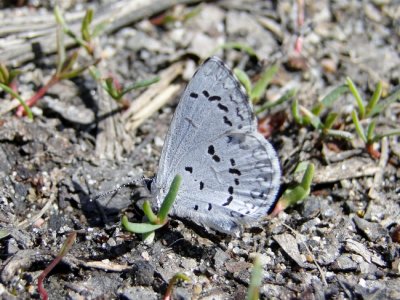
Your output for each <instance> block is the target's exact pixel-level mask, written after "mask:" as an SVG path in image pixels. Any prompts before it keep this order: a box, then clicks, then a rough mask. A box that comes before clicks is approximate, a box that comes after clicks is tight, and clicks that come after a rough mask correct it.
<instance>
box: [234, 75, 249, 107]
mask: <svg viewBox="0 0 400 300" xmlns="http://www.w3.org/2000/svg"><path fill="white" fill-rule="evenodd" d="M233 73H235V75H236V77H237V78H238V79H239V81H240V83H241V84H243V86H244V88H245V89H246V92H247V94H248V95H250V93H251V88H252V87H251V81H250V78H249V76H247V74H246V73H245V72H244V71H242V70H240V69H238V68H235V69H234V70H233ZM250 101H252V100H251V99H250Z"/></svg>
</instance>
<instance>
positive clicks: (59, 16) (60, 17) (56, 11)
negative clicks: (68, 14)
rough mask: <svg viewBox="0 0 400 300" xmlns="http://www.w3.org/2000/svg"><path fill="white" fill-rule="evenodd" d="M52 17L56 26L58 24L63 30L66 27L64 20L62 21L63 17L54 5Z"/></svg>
mask: <svg viewBox="0 0 400 300" xmlns="http://www.w3.org/2000/svg"><path fill="white" fill-rule="evenodd" d="M54 17H55V18H56V22H57V23H58V24H60V25H61V26H62V27H63V28H65V27H67V25H66V23H65V19H64V17H63V15H62V13H61V11H60V8H59V7H58V5H56V6H55V7H54Z"/></svg>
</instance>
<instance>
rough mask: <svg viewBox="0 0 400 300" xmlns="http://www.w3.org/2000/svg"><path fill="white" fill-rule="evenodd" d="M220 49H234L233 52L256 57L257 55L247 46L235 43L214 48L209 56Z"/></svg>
mask: <svg viewBox="0 0 400 300" xmlns="http://www.w3.org/2000/svg"><path fill="white" fill-rule="evenodd" d="M221 49H235V50H239V51H243V52H246V53H247V54H248V55H250V56H253V57H257V54H256V52H255V51H254V49H253V48H251V47H250V46H248V45H246V44H243V43H237V42H228V43H224V44H222V45H220V46H218V47H216V48H215V49H213V51H211V54H214V53H215V52H217V51H218V50H221ZM210 56H211V55H210ZM257 59H258V57H257Z"/></svg>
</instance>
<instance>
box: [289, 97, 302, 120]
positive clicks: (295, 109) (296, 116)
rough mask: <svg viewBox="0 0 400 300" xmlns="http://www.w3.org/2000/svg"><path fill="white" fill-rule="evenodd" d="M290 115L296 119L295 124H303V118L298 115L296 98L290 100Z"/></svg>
mask: <svg viewBox="0 0 400 300" xmlns="http://www.w3.org/2000/svg"><path fill="white" fill-rule="evenodd" d="M292 115H293V119H294V120H295V121H296V123H297V124H299V125H301V126H304V119H303V117H302V116H301V115H300V112H299V101H298V100H297V99H294V101H293V102H292Z"/></svg>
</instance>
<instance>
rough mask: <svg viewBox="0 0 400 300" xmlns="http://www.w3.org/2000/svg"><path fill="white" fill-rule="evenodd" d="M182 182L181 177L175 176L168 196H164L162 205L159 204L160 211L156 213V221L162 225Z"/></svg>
mask: <svg viewBox="0 0 400 300" xmlns="http://www.w3.org/2000/svg"><path fill="white" fill-rule="evenodd" d="M181 182H182V176H181V175H178V174H177V175H175V177H174V180H173V181H172V183H171V186H170V188H169V191H168V194H167V195H166V196H165V199H164V201H163V203H162V204H161V207H160V211H159V212H158V215H157V216H158V219H159V220H160V222H161V223H164V222H165V221H166V220H167V217H168V213H169V211H170V210H171V208H172V205H173V204H174V201H175V198H176V195H177V194H178V190H179V187H180V185H181Z"/></svg>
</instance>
